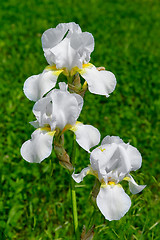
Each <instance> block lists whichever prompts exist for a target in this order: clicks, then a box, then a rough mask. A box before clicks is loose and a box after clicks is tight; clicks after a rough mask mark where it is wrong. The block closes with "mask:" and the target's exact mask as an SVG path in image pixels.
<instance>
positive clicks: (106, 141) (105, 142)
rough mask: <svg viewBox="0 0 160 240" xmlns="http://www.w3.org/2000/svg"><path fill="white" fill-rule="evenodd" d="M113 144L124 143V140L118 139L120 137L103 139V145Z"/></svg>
mask: <svg viewBox="0 0 160 240" xmlns="http://www.w3.org/2000/svg"><path fill="white" fill-rule="evenodd" d="M111 143H117V144H119V143H124V142H123V140H122V139H121V138H120V137H118V136H109V135H108V136H106V137H105V138H103V140H102V143H101V145H104V144H111Z"/></svg>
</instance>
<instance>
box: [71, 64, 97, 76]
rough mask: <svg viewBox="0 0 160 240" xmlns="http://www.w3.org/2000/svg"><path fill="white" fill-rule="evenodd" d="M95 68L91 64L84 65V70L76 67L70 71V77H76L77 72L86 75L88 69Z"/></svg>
mask: <svg viewBox="0 0 160 240" xmlns="http://www.w3.org/2000/svg"><path fill="white" fill-rule="evenodd" d="M92 66H93V64H91V63H86V64H83V65H82V68H81V69H80V68H78V67H74V68H72V69H71V71H70V75H71V76H73V75H75V74H76V73H77V72H78V73H80V74H84V73H85V72H86V68H91V67H92Z"/></svg>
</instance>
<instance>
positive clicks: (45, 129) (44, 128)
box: [40, 127, 51, 132]
mask: <svg viewBox="0 0 160 240" xmlns="http://www.w3.org/2000/svg"><path fill="white" fill-rule="evenodd" d="M40 130H42V131H47V132H50V131H51V128H50V127H42V128H40Z"/></svg>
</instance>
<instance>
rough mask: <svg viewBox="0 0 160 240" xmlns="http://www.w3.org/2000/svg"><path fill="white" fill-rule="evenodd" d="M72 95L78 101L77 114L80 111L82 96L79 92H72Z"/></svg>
mask: <svg viewBox="0 0 160 240" xmlns="http://www.w3.org/2000/svg"><path fill="white" fill-rule="evenodd" d="M72 95H73V96H74V97H75V98H76V100H77V103H78V107H79V114H80V113H81V111H82V107H83V98H82V97H81V96H80V95H79V94H76V93H72Z"/></svg>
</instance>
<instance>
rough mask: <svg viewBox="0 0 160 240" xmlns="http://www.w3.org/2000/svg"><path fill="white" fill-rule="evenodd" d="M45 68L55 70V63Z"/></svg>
mask: <svg viewBox="0 0 160 240" xmlns="http://www.w3.org/2000/svg"><path fill="white" fill-rule="evenodd" d="M45 69H46V70H52V71H55V70H57V68H56V65H53V66H51V65H48V66H47V67H46V68H45Z"/></svg>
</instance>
